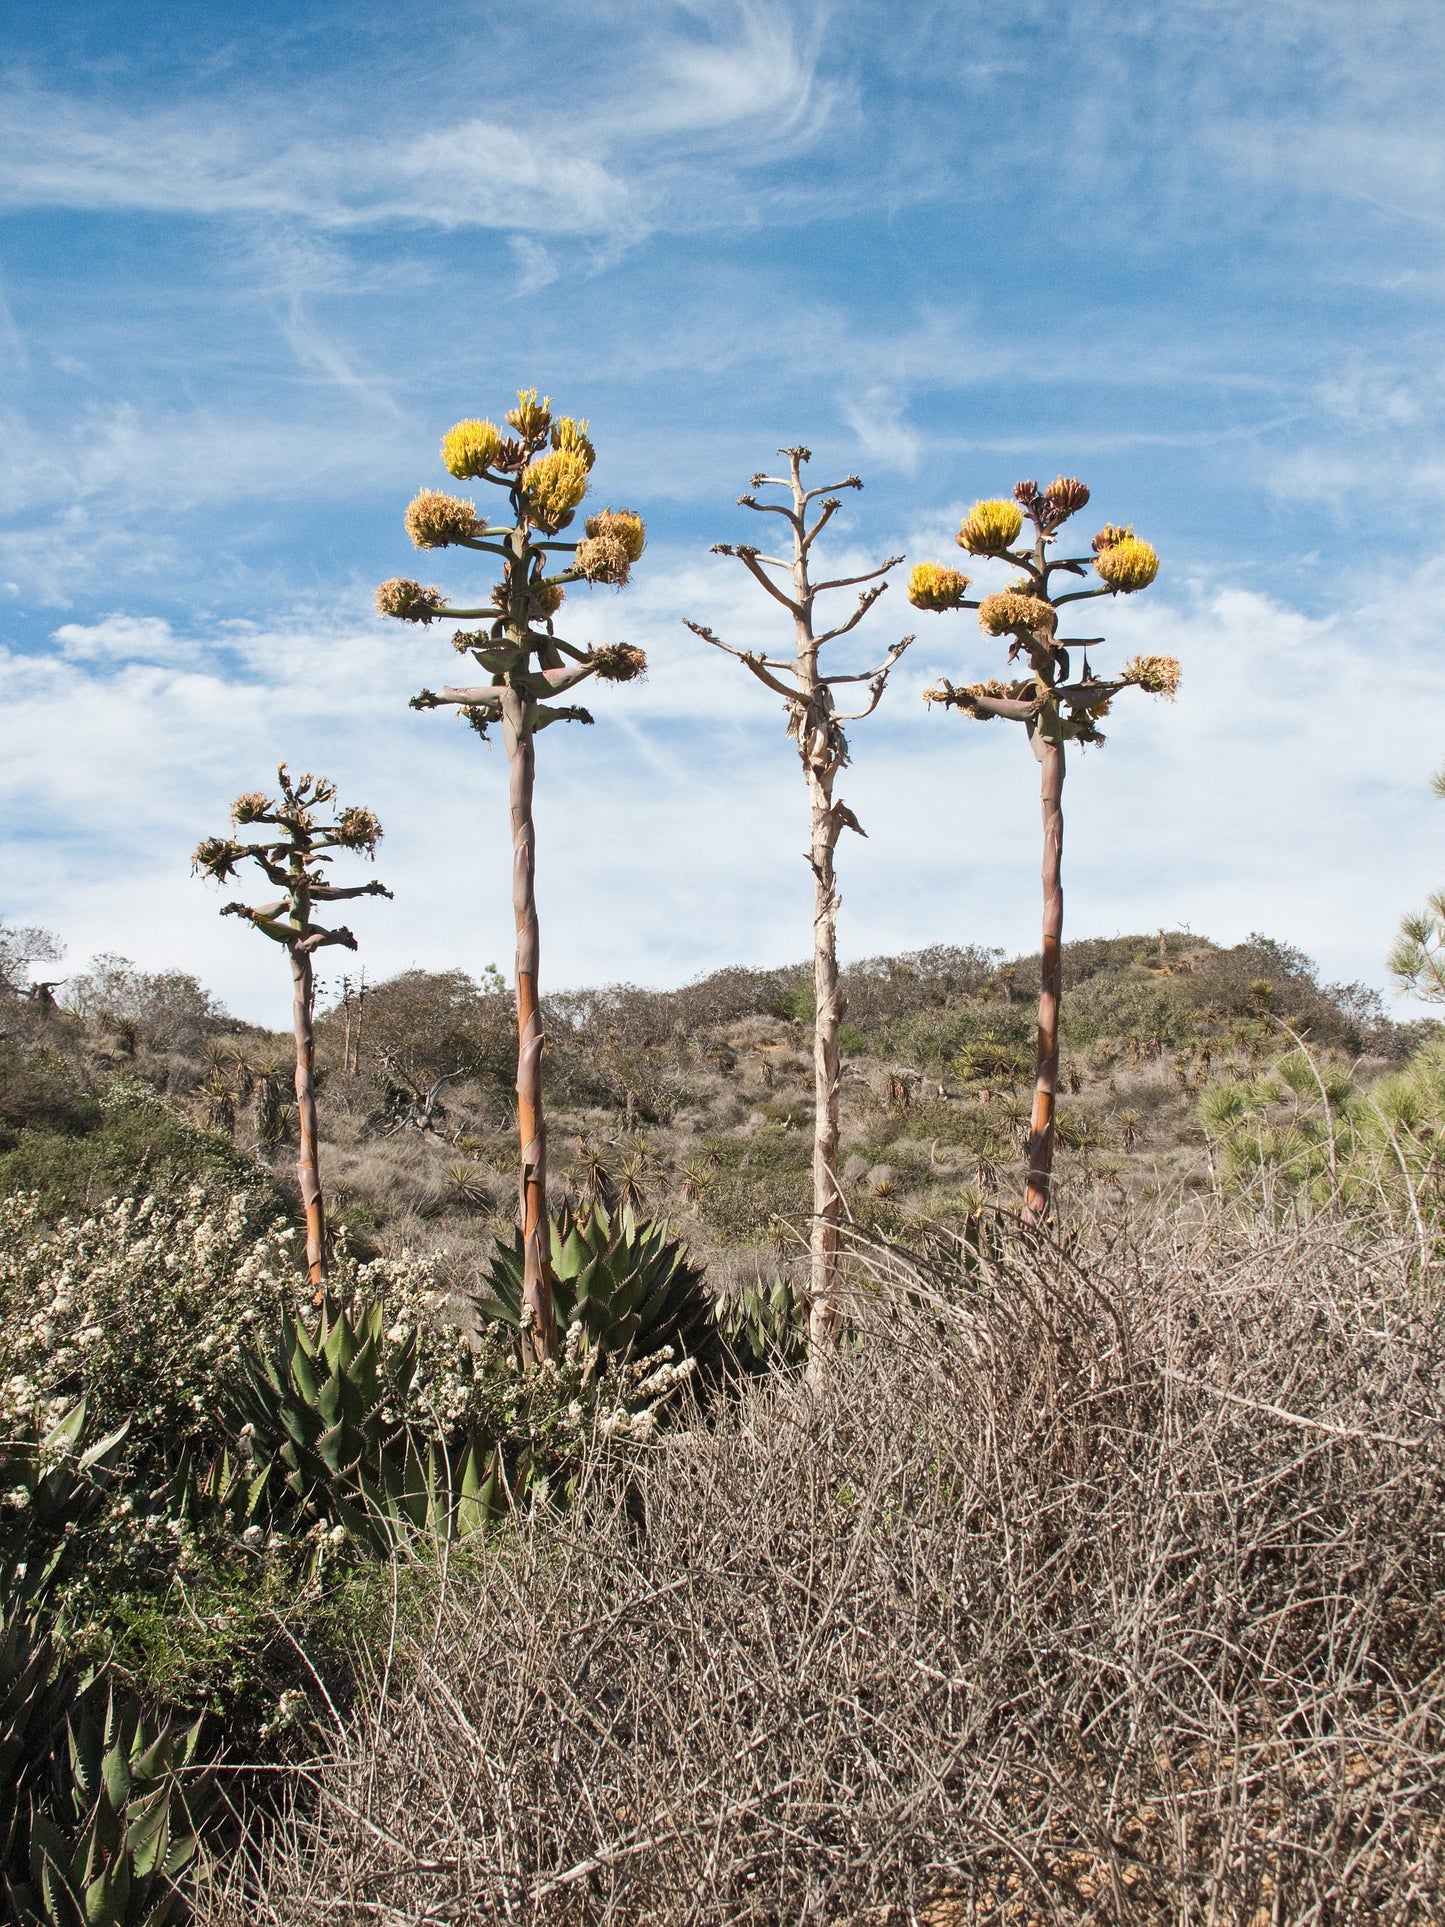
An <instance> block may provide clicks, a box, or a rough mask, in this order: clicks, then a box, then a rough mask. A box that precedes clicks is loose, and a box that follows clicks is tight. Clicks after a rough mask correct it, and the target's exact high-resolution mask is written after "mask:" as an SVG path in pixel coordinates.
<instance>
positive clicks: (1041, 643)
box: [908, 475, 1179, 1224]
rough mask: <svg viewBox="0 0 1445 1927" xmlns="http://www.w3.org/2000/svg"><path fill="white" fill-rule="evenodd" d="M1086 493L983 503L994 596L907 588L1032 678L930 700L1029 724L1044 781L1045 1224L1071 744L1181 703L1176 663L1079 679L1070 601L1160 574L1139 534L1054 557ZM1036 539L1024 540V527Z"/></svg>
mask: <svg viewBox="0 0 1445 1927" xmlns="http://www.w3.org/2000/svg"><path fill="white" fill-rule="evenodd" d="M1088 499H1089V491H1088V489H1087V488H1086V487H1085V486H1084V484H1083V483H1082V482H1080V481H1076V480H1073V479H1072V478H1070V477H1067V476H1063V475H1061V476H1059V477H1058V479H1057V480H1056V481H1053V482H1051V483H1050V484H1049V486H1048V487H1047V488H1044V489H1041V488H1040V487H1039V485H1038V483H1037V482H1019V483H1016V484H1015V487H1014V491H1013V499H1012V500H1011V501H1010V500H1008V499H1003V498H1001V499H998V500H990V501H983V502H976V503H975V504H974V506H973V508H972V509H971V510H970V512H969V514H968V515H967V516H965V517H964V520H963V523H962V525H961V527H960V528H959V531H958V536H957V541H958V544H959V547H960V548H963V549H966V550H967V551H968V552H969V554H970V555H976V556H982V557H989V558H993V559H995V560H998V561H1004V562H1007V563H1009V564H1010V566H1011V567H1013V568H1015V569H1017V570H1019V571H1020V572H1021V573H1020V574H1019V575H1017V576H1016V577H1015V578H1014V580H1013V581H1012V582H1010V583H1009V584H1008V586H1007V587H1006V588H1004V589H1002V590H1001V591H999V592H998V593H997V594H994V595H989V596H985V597H983V598H982V600H980V601H977V602H975V601H971V600H970V599H969V597H968V590H969V588H970V586H971V584H970V580H969V577H968V576H966V575H964V574H962V573H961V572H960V571H959V570H957V569H950V568H945V567H943V566H942V565H941V564H939V563H937V562H920V563H919V564H918V565H917V566H916V567H915V568H914V570H913V573H912V575H911V577H910V578H909V584H908V599H909V601H910V602H911V603H912V604H913V605H914V607H915V608H917V609H926V610H929V611H931V612H932V613H934V614H942V613H943V612H944V611H946V610H952V609H977V610H978V619H979V626H980V628H982V630H983V632H984V634H985V635H989V636H999V637H1004V636H1006V637H1007V638H1008V639H1009V649H1008V660H1009V662H1010V663H1016V662H1018V661H1019V659H1020V658H1022V659H1023V663H1024V664H1026V665H1027V668H1028V672H1029V673H1028V674H1027V675H1025V676H1021V677H1018V678H1017V679H1015V680H1011V681H1008V682H1000V681H997V680H993V681H989V682H981V683H969V684H967V685H966V686H964V687H963V688H959V689H955V688H954V686H953V684H952V683H951V682H948V681H947V680H944V681H943V682H940V683H939V684H938V685H937V686H936V687H935V688H933V689H929V690H927V691H925V693H924V700H925V701H926V702H929V703H941V704H943V705H944V706H945V707H948V708H953V709H958V710H961V711H962V713H963V714H964V715H966V716H971V717H973V718H974V719H975V720H977V721H979V722H988V721H990V720H991V719H992V718H993V717H995V716H1002V717H1006V718H1007V719H1008V720H1009V721H1011V722H1017V723H1022V724H1023V725H1024V728H1025V730H1026V731H1027V733H1028V740H1029V744H1030V746H1031V748H1032V749H1033V753H1034V755H1035V757H1036V758H1037V759H1038V763H1039V771H1040V794H1041V799H1042V807H1043V823H1044V860H1043V887H1044V918H1043V942H1042V963H1041V973H1040V982H1039V1027H1038V1044H1037V1049H1036V1052H1035V1074H1034V1100H1033V1108H1032V1113H1031V1118H1030V1128H1029V1136H1028V1179H1027V1183H1026V1185H1025V1190H1024V1216H1025V1218H1026V1219H1027V1220H1029V1221H1030V1222H1031V1223H1034V1224H1038V1223H1042V1222H1043V1220H1044V1219H1045V1218H1046V1217H1047V1216H1048V1211H1049V1187H1050V1182H1051V1179H1052V1175H1053V1165H1054V1137H1055V1119H1054V1112H1055V1105H1056V1100H1057V1094H1058V1082H1059V1006H1060V1003H1061V1000H1062V997H1063V983H1064V979H1063V930H1064V886H1063V854H1064V812H1063V788H1064V745H1065V744H1066V743H1069V742H1075V743H1079V744H1084V743H1102V742H1103V740H1104V738H1103V735H1102V734H1101V732H1100V730H1099V727H1098V725H1099V722H1100V720H1101V719H1102V718H1103V717H1105V716H1107V715H1108V713H1109V707H1110V704H1111V703H1112V701H1113V699H1114V697H1115V696H1117V695H1118V693H1119V692H1120V690H1122V689H1128V688H1136V689H1143V690H1146V691H1147V692H1148V693H1149V694H1150V695H1155V696H1168V697H1170V698H1171V699H1172V698H1173V695H1174V692H1175V690H1176V689H1177V688H1178V686H1179V664H1178V663H1177V662H1176V661H1175V660H1174V658H1173V657H1172V656H1136V657H1134V659H1133V660H1132V661H1131V662H1129V663H1126V664H1125V666H1124V668H1123V670H1122V671H1121V672H1120V673H1119V674H1118V675H1115V676H1099V675H1096V674H1095V672H1094V670H1093V669H1092V668H1091V666H1090V664H1089V658H1088V655H1087V654H1086V653H1085V654H1083V656H1082V659H1081V662H1080V666H1079V672H1078V675H1077V676H1075V675H1074V668H1073V661H1072V659H1071V657H1070V655H1069V651H1070V649H1079V650H1081V651H1084V650H1087V648H1088V647H1090V646H1096V645H1098V644H1100V643H1102V642H1103V640H1104V638H1103V637H1102V636H1081V637H1067V638H1066V637H1062V636H1060V635H1059V632H1058V630H1059V611H1060V609H1062V608H1063V607H1064V605H1065V604H1066V603H1070V602H1083V601H1088V600H1091V599H1092V598H1094V597H1097V596H1106V595H1132V594H1134V593H1135V592H1136V591H1137V590H1139V589H1146V588H1148V586H1149V584H1150V583H1151V582H1152V581H1153V580H1154V578H1155V576H1156V575H1157V574H1158V572H1159V558H1158V556H1157V555H1156V554H1155V552H1154V550H1153V549H1152V548H1150V546H1149V544H1148V543H1147V542H1141V541H1140V540H1139V539H1138V537H1137V536H1136V535H1135V534H1134V531H1133V529H1132V528H1127V529H1126V528H1119V527H1117V526H1116V525H1115V524H1113V523H1110V524H1107V525H1106V526H1105V527H1104V528H1102V529H1101V530H1100V531H1099V533H1098V534H1097V535H1096V536H1095V537H1094V540H1093V553H1092V554H1091V555H1074V556H1057V555H1055V554H1053V553H1052V550H1053V547H1054V544H1055V543H1056V542H1057V540H1058V534H1059V530H1060V529H1061V528H1062V527H1063V525H1064V523H1065V522H1067V521H1068V520H1069V518H1070V517H1071V516H1073V515H1076V514H1077V513H1078V511H1079V510H1080V509H1081V508H1083V507H1084V505H1085V503H1086V502H1087V501H1088ZM1025 517H1027V519H1028V520H1029V522H1030V523H1031V524H1032V528H1033V534H1032V537H1031V538H1030V540H1028V541H1027V542H1021V541H1020V537H1021V535H1022V533H1023V526H1024V519H1025ZM1091 567H1092V568H1093V569H1094V570H1095V571H1096V572H1097V574H1098V575H1099V577H1100V578H1101V581H1100V586H1099V587H1098V588H1095V589H1067V588H1066V589H1065V591H1064V592H1063V593H1060V591H1059V589H1058V587H1057V585H1056V584H1055V582H1054V577H1055V576H1057V575H1062V576H1064V578H1065V579H1066V582H1067V581H1068V580H1077V579H1079V578H1080V577H1082V576H1084V575H1085V574H1086V572H1087V571H1088V569H1090V568H1091Z"/></svg>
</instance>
